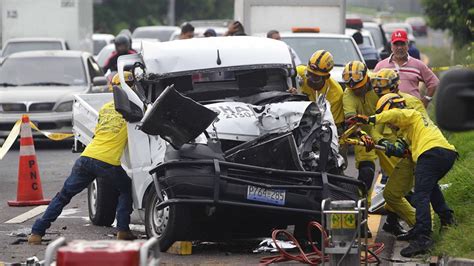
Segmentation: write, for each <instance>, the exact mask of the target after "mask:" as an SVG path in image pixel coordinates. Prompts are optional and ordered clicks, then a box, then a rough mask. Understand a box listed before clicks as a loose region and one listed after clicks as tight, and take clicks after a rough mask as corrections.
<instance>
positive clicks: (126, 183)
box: [31, 156, 133, 236]
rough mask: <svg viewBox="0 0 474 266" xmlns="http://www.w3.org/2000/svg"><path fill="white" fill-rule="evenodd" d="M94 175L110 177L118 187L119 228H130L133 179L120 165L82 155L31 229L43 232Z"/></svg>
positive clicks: (39, 232) (95, 176) (41, 233)
mask: <svg viewBox="0 0 474 266" xmlns="http://www.w3.org/2000/svg"><path fill="white" fill-rule="evenodd" d="M95 178H110V179H111V181H112V182H110V183H111V184H114V185H115V188H116V189H117V190H118V191H119V193H120V194H119V198H118V203H117V228H118V230H120V231H128V230H130V228H129V224H130V214H131V213H132V211H133V209H132V192H131V191H132V181H131V179H130V177H128V175H127V173H126V172H125V170H123V168H122V167H121V166H114V165H111V164H108V163H105V162H102V161H99V160H96V159H92V158H89V157H85V156H81V157H79V159H77V161H76V163H75V164H74V166H73V168H72V171H71V174H70V175H69V177H68V178H67V179H66V181H64V185H63V188H62V189H61V191H59V193H58V194H56V196H55V197H54V198H53V199H52V200H51V203H49V206H48V208H47V209H46V211H45V213H44V214H43V216H42V217H41V218H39V219H37V220H36V222H35V223H34V224H33V228H32V229H31V233H33V234H37V235H41V236H44V235H45V233H46V229H48V228H49V227H50V226H51V223H52V222H54V221H55V220H56V219H57V218H58V216H59V215H60V214H61V212H62V210H63V208H64V207H65V206H66V205H67V204H68V203H69V202H70V201H71V199H72V197H74V196H75V195H76V194H78V193H79V192H81V191H82V190H84V189H85V188H86V187H87V186H89V184H90V183H92V181H94V179H95Z"/></svg>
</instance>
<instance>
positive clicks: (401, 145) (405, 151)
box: [394, 138, 411, 158]
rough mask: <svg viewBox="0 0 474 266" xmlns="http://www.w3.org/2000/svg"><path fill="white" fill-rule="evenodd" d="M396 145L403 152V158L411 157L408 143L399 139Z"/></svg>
mask: <svg viewBox="0 0 474 266" xmlns="http://www.w3.org/2000/svg"><path fill="white" fill-rule="evenodd" d="M394 145H395V147H396V148H397V149H399V150H403V158H406V157H409V156H411V152H410V150H409V149H408V148H409V146H408V143H407V142H406V141H405V140H404V139H401V138H398V139H397V141H396V142H395V144H394Z"/></svg>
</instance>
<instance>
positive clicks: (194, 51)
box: [141, 36, 292, 74]
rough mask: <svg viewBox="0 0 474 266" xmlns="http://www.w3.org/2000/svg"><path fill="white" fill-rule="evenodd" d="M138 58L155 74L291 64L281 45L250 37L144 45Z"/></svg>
mask: <svg viewBox="0 0 474 266" xmlns="http://www.w3.org/2000/svg"><path fill="white" fill-rule="evenodd" d="M218 55H219V58H220V64H219V63H218V61H219V60H218ZM141 56H142V58H143V61H144V63H145V65H146V66H147V72H149V73H150V72H151V73H156V74H164V73H175V72H183V71H193V70H199V69H212V68H225V67H235V66H247V65H264V64H265V65H267V64H272V65H287V66H288V67H291V65H292V59H291V55H290V52H289V50H288V46H287V45H286V44H285V43H284V42H281V41H277V40H273V39H268V38H259V37H251V36H233V37H213V38H193V39H188V40H176V41H172V42H162V43H147V42H144V43H143V49H142V51H141Z"/></svg>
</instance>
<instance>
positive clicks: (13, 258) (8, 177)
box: [0, 141, 393, 265]
mask: <svg viewBox="0 0 474 266" xmlns="http://www.w3.org/2000/svg"><path fill="white" fill-rule="evenodd" d="M71 145H72V143H71V142H66V143H57V142H51V141H36V153H37V159H38V165H39V167H40V177H41V182H42V188H43V194H44V197H45V198H49V199H50V198H52V197H53V196H54V195H55V194H56V193H57V192H58V191H59V190H60V188H61V187H62V184H63V182H64V180H65V178H66V177H67V175H68V174H69V173H70V171H71V168H72V166H73V164H74V162H75V160H76V159H77V158H78V156H79V154H74V153H72V152H71V149H70V147H71ZM18 156H19V151H18V147H16V148H14V149H13V150H11V151H9V152H8V154H7V155H6V157H5V158H4V159H3V160H1V161H0V180H1V186H0V201H1V203H0V262H2V261H3V262H19V261H25V260H26V259H27V258H29V257H32V256H36V257H38V258H39V259H40V260H41V259H44V252H45V249H46V246H47V244H48V243H49V242H50V241H51V240H54V239H56V238H58V237H60V236H64V237H65V238H66V239H67V240H72V239H85V240H98V239H109V240H112V239H114V238H115V235H114V234H115V229H114V228H111V227H99V226H94V225H91V223H90V221H89V219H88V210H87V192H86V191H83V192H81V193H80V194H78V195H77V196H76V197H74V198H73V200H72V201H71V203H70V204H69V205H68V206H66V208H65V210H64V211H63V214H62V215H61V216H60V217H59V218H58V220H57V221H56V222H55V223H53V225H52V227H51V228H50V229H49V230H48V233H47V234H46V236H45V238H44V239H45V241H44V242H43V245H39V246H30V245H28V244H27V243H26V239H27V234H29V233H30V230H31V226H32V224H33V222H34V220H35V219H36V218H37V217H33V218H31V219H29V220H27V221H25V222H22V223H16V224H7V223H5V222H6V221H8V220H10V219H12V218H14V217H16V216H18V215H20V214H23V213H25V212H27V211H29V210H31V209H34V208H35V207H9V206H8V205H7V201H8V200H12V199H16V188H17V175H18ZM351 165H353V164H351ZM346 173H347V174H351V175H353V176H354V175H355V173H356V172H355V169H353V168H351V169H350V170H349V171H346ZM132 223H133V225H132V229H133V230H134V232H135V233H136V234H137V235H139V236H140V237H141V238H145V237H146V236H145V233H144V227H143V225H142V224H141V222H140V219H139V218H138V215H137V214H136V213H135V212H134V215H133V218H132ZM259 241H260V240H259V239H250V240H244V241H236V242H231V243H201V244H197V245H194V246H193V254H192V255H191V256H179V255H173V254H167V253H162V260H161V262H162V263H165V264H168V263H169V264H175V263H178V264H202V265H204V264H258V262H259V259H260V258H261V257H262V256H268V255H270V254H253V253H252V250H253V249H254V248H256V247H257V245H258V242H259ZM377 242H384V243H385V245H386V250H385V252H384V253H383V254H382V255H381V256H382V257H385V258H390V257H391V248H390V247H391V245H392V244H391V242H393V238H391V237H388V236H386V235H384V234H383V233H382V234H379V235H378V237H377Z"/></svg>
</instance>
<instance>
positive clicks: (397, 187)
mask: <svg viewBox="0 0 474 266" xmlns="http://www.w3.org/2000/svg"><path fill="white" fill-rule="evenodd" d="M376 153H377V155H378V156H379V160H380V167H381V168H382V169H383V170H384V172H385V174H387V175H388V176H389V178H388V181H387V184H385V188H384V191H383V197H384V199H385V209H387V210H388V211H391V212H394V213H396V214H397V215H398V217H400V218H401V219H403V220H404V221H405V222H406V223H407V224H408V225H409V226H413V225H415V222H416V218H415V208H413V206H412V205H411V204H410V203H409V202H408V200H407V199H406V198H405V195H406V194H407V193H408V192H410V190H411V189H412V188H413V186H414V185H415V175H414V169H415V163H414V162H413V161H412V160H411V159H410V158H403V159H401V158H397V157H393V156H392V157H390V158H389V157H387V155H385V153H384V152H383V151H379V150H377V151H376ZM431 219H434V211H433V208H431Z"/></svg>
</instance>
